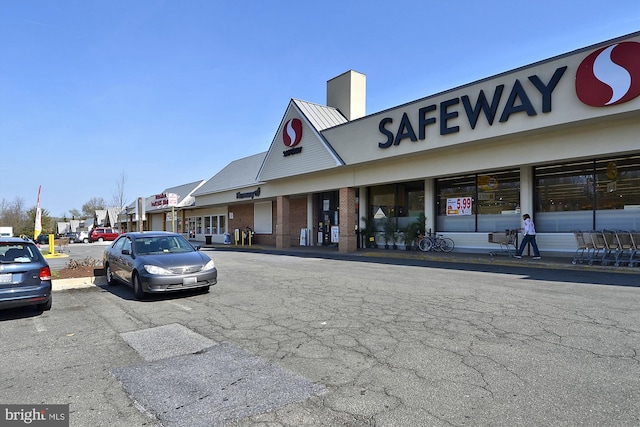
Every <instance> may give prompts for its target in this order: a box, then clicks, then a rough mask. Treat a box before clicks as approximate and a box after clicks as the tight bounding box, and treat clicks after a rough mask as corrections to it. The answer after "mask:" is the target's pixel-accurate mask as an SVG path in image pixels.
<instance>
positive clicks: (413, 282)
mask: <svg viewBox="0 0 640 427" xmlns="http://www.w3.org/2000/svg"><path fill="white" fill-rule="evenodd" d="M210 255H211V256H212V257H213V258H214V260H215V261H216V266H217V267H218V271H219V276H218V285H216V286H214V287H212V289H211V291H210V292H209V293H206V294H202V293H193V292H191V293H186V294H178V295H173V296H159V297H152V298H149V299H148V300H146V301H135V300H134V299H133V292H132V291H131V290H130V289H129V288H127V287H125V286H122V285H121V286H115V287H108V286H106V285H104V286H92V287H88V288H84V289H70V290H65V291H59V292H55V293H54V302H53V309H52V310H51V311H50V312H45V313H43V314H37V313H34V312H33V311H32V310H31V309H15V310H9V311H4V312H0V336H1V337H2V343H3V345H2V347H1V349H0V360H2V363H0V378H1V379H2V381H1V383H0V402H1V403H47V404H54V403H69V404H70V408H71V416H70V420H71V425H72V426H95V425H110V426H113V427H115V426H127V427H128V426H150V425H153V426H159V425H164V426H174V425H186V424H181V421H180V419H179V418H178V419H176V413H175V411H174V410H175V408H171V407H167V408H165V409H164V410H163V409H162V408H159V407H158V406H154V407H149V406H148V405H147V406H145V402H146V400H144V399H138V398H137V395H136V394H135V392H134V391H132V389H135V387H132V388H127V387H125V386H124V385H123V383H122V382H120V381H119V380H118V379H117V378H116V376H114V372H123V371H126V370H127V369H135V370H136V372H138V371H140V372H148V371H149V369H148V368H147V367H148V366H149V365H147V364H149V363H162V364H163V365H162V366H163V367H165V369H166V370H171V366H172V364H171V359H168V358H161V356H159V358H161V360H159V361H151V362H150V361H149V360H147V359H149V358H150V356H148V355H146V356H145V355H141V354H140V353H138V351H136V348H134V347H132V346H131V345H130V344H129V343H128V342H127V339H125V338H127V337H130V336H131V335H130V334H132V333H135V334H139V333H143V332H141V331H146V330H153V331H157V330H158V329H152V328H158V327H163V326H166V328H164V329H163V328H161V329H160V330H167V331H171V330H186V331H187V333H188V334H189V336H195V337H198V339H199V341H198V342H203V343H205V344H204V345H205V346H206V345H209V343H211V344H212V346H211V347H208V349H207V350H205V351H204V353H203V352H202V351H196V352H193V351H191V350H189V351H186V354H185V355H183V356H176V357H180V362H179V365H180V367H181V369H184V372H185V374H184V375H183V381H182V382H183V383H185V384H186V385H187V386H188V384H189V383H190V381H189V380H188V379H189V375H194V376H195V378H198V379H199V382H202V381H201V379H202V378H204V377H206V376H207V375H209V374H210V373H211V372H212V371H213V367H214V366H215V369H216V370H218V371H220V370H221V369H222V370H223V371H224V372H227V373H228V372H231V373H235V376H233V375H232V376H231V378H233V383H225V384H223V385H221V384H219V383H217V382H216V381H213V380H211V381H207V382H205V383H206V384H205V385H201V386H202V387H205V386H207V384H208V387H210V388H211V390H207V391H206V392H207V393H208V394H211V393H214V394H215V393H222V392H223V389H224V392H225V393H230V390H231V389H232V387H231V386H232V385H234V384H236V383H238V382H240V383H242V384H243V387H242V388H238V393H242V394H244V397H245V398H246V395H248V394H250V393H252V390H251V387H254V388H255V387H261V390H262V391H264V389H265V387H266V385H265V381H264V376H262V377H261V378H257V377H260V375H257V377H256V372H251V371H250V370H248V369H246V366H245V367H243V368H242V369H239V368H238V367H237V366H235V365H234V360H233V359H234V358H233V357H228V354H242V355H243V357H245V356H244V355H246V357H247V358H252V360H253V362H252V363H254V365H260V366H264V367H265V370H266V368H269V369H270V370H273V371H280V370H282V372H285V373H286V375H287V376H283V377H282V378H289V377H290V376H292V375H293V376H295V378H296V379H297V381H298V380H300V379H304V381H305V382H308V383H309V384H312V385H314V387H315V388H314V390H320V389H321V390H322V392H318V393H315V394H314V393H312V394H310V395H305V396H298V399H295V398H291V399H288V400H287V399H285V400H282V399H280V400H278V399H274V400H273V403H269V404H265V403H264V402H261V403H262V405H261V406H260V408H261V409H260V411H261V412H259V413H253V412H251V411H246V413H247V414H249V415H248V416H243V417H226V418H225V417H222V416H221V412H220V411H219V408H217V407H216V406H215V404H210V405H209V407H208V408H207V409H208V411H210V412H211V414H209V415H207V411H204V412H203V414H202V415H201V416H199V418H198V419H199V421H200V422H201V424H202V425H212V426H214V425H227V426H283V427H284V426H286V427H288V426H487V425H496V426H497V425H505V426H506V425H508V426H532V425H536V426H575V425H582V426H638V425H640V363H639V362H640V356H639V354H638V351H639V349H640V314H639V310H638V307H640V283H639V282H638V280H639V279H640V276H639V275H637V274H631V275H630V274H623V273H618V272H616V271H581V270H555V269H545V270H540V269H535V268H531V267H528V266H527V265H515V266H504V265H496V266H491V265H480V264H477V265H470V264H456V263H451V262H449V263H421V264H418V263H411V262H409V263H402V262H384V260H380V259H378V260H376V259H367V258H364V257H361V259H354V258H340V257H335V258H334V259H332V258H322V257H305V256H288V255H278V254H268V253H257V252H234V251H212V252H210ZM413 264H415V265H413ZM169 325H171V326H170V327H169ZM176 325H178V326H176ZM134 336H137V335H134ZM176 341H177V342H180V340H179V339H178V340H176ZM171 342H173V341H172V340H170V339H166V340H165V339H163V338H162V337H160V338H155V339H154V340H152V342H151V343H145V348H147V349H149V348H150V347H148V346H149V345H157V346H160V347H159V348H161V347H162V346H163V345H171ZM198 348H199V347H198ZM226 348H231V349H232V350H233V352H232V353H227V356H225V357H220V358H216V357H217V356H216V352H221V351H223V350H224V349H226ZM212 349H215V351H213V350H212ZM147 351H150V352H151V354H153V349H152V348H151V350H147ZM171 354H172V355H173V353H171ZM203 355H204V356H203ZM205 356H206V357H205ZM172 357H174V356H172ZM190 358H193V360H194V361H193V364H191V362H190V360H192V359H190ZM196 358H197V360H206V363H198V362H196V361H195V360H196ZM258 362H259V363H258ZM235 363H236V364H237V363H239V362H238V360H235ZM154 366H155V365H154ZM271 368H273V369H271ZM289 374H291V375H289ZM181 375H182V374H181ZM221 376H222V375H221ZM147 377H149V376H148V375H147ZM147 379H149V378H147ZM151 379H153V378H151ZM128 381H134V382H135V381H136V380H135V376H131V377H129V378H128ZM172 381H175V380H172ZM229 381H231V379H229ZM279 383H280V385H281V386H283V387H284V388H287V387H288V385H287V383H286V381H285V380H281V381H279ZM139 384H140V383H138V385H139ZM145 387H146V388H145V390H148V389H149V388H151V387H155V385H154V384H153V381H150V382H149V383H148V384H147V383H145ZM291 387H292V388H290V389H289V390H281V392H282V393H288V397H291V396H290V395H291V394H292V393H293V394H295V392H294V391H295V388H293V387H295V385H293V384H292V385H291ZM167 388H168V386H161V387H159V389H158V393H161V392H162V390H163V389H164V390H166V389H167ZM187 388H188V387H187ZM253 391H255V390H253ZM189 392H190V393H196V391H194V390H190V391H189ZM203 393H204V392H203ZM154 395H155V394H154ZM204 397H205V396H198V395H197V393H196V394H194V395H193V398H194V400H200V401H202V400H203V399H204ZM242 397H243V396H228V397H227V399H231V400H224V402H225V404H227V405H228V404H229V402H230V401H233V399H234V398H237V399H238V402H242V399H241V398H242ZM294 397H295V396H294ZM282 401H286V402H285V403H278V402H282ZM162 402H163V401H161V402H160V403H158V405H162V404H163V403H162ZM243 404H244V405H245V406H248V404H247V403H246V402H245V403H243ZM183 406H184V405H183ZM227 409H229V408H227ZM231 409H233V408H231ZM236 409H237V411H236V412H235V413H244V412H242V411H241V410H240V409H242V408H236ZM170 411H174V412H170ZM168 414H171V416H169V415H168ZM207 416H211V418H210V419H209V418H206V417H207ZM207 423H209V424H207Z"/></svg>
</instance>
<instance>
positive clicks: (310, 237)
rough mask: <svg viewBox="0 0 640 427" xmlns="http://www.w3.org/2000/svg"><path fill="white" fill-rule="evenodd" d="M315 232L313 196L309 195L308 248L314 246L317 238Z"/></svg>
mask: <svg viewBox="0 0 640 427" xmlns="http://www.w3.org/2000/svg"><path fill="white" fill-rule="evenodd" d="M314 234H315V233H314V232H313V194H311V193H309V194H307V246H313V245H314V242H313V240H314V239H315V237H316V236H314Z"/></svg>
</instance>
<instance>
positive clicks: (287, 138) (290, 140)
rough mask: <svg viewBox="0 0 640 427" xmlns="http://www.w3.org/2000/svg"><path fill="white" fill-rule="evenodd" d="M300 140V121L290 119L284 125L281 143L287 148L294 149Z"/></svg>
mask: <svg viewBox="0 0 640 427" xmlns="http://www.w3.org/2000/svg"><path fill="white" fill-rule="evenodd" d="M301 139H302V122H301V121H300V119H291V120H289V121H287V123H285V124H284V131H283V132H282V142H284V145H286V146H287V147H295V146H296V145H298V143H300V140H301Z"/></svg>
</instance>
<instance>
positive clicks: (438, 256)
mask: <svg viewBox="0 0 640 427" xmlns="http://www.w3.org/2000/svg"><path fill="white" fill-rule="evenodd" d="M194 243H195V242H194ZM201 247H202V248H203V249H211V250H217V251H242V252H257V253H267V254H277V255H291V256H304V257H318V258H331V259H349V260H354V259H356V260H357V259H358V258H374V259H375V258H380V259H381V260H382V259H388V260H396V261H400V260H407V261H413V262H416V261H424V262H426V263H429V262H434V263H437V262H447V263H459V264H479V265H487V264H490V265H504V266H512V267H517V266H520V267H527V268H544V269H554V270H569V271H571V270H580V271H594V272H595V271H599V272H616V273H625V274H634V275H640V266H635V267H632V268H630V267H628V266H627V265H626V264H624V265H621V266H619V267H616V266H614V265H613V263H609V265H602V264H601V263H600V262H594V263H593V265H588V263H587V262H586V261H585V262H583V263H579V262H578V263H576V264H573V263H572V261H573V256H566V255H565V256H543V257H542V259H538V260H534V259H533V258H532V257H527V256H523V257H522V258H521V259H517V258H514V257H510V256H507V255H506V254H505V255H503V254H498V255H493V256H492V255H490V254H489V252H486V253H469V252H457V251H455V250H454V251H453V252H450V253H444V252H421V251H419V250H411V251H407V250H404V249H402V250H401V249H397V250H393V249H368V248H367V249H358V251H357V252H352V253H341V252H339V251H338V248H337V247H334V246H296V247H293V246H292V247H289V248H286V249H277V248H275V247H272V246H263V245H252V246H248V245H245V246H242V245H238V246H236V245H233V244H231V245H222V244H209V245H205V244H202V245H201ZM543 255H544V253H543Z"/></svg>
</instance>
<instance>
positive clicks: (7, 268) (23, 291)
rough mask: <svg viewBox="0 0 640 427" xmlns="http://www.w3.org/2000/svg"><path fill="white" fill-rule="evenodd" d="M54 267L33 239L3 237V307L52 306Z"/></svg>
mask: <svg viewBox="0 0 640 427" xmlns="http://www.w3.org/2000/svg"><path fill="white" fill-rule="evenodd" d="M51 302H52V296H51V269H50V268H49V264H47V261H46V260H45V259H44V257H43V256H42V254H41V253H40V249H38V247H37V246H36V244H35V243H34V242H33V241H32V240H25V239H21V238H19V237H2V238H0V309H4V308H11V307H20V306H29V305H33V306H35V307H36V309H37V310H38V311H45V310H50V309H51Z"/></svg>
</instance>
